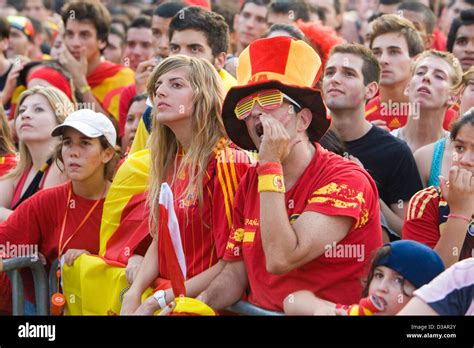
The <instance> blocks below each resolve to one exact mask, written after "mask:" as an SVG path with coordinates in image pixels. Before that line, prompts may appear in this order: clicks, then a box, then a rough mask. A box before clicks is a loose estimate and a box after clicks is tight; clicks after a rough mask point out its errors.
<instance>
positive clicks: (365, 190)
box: [198, 36, 382, 311]
mask: <svg viewBox="0 0 474 348" xmlns="http://www.w3.org/2000/svg"><path fill="white" fill-rule="evenodd" d="M301 67H304V69H302V68H301ZM320 69H321V60H320V58H319V56H318V55H317V54H316V52H315V51H314V50H313V49H312V48H311V47H310V46H309V45H308V44H306V43H305V42H303V41H301V40H293V39H292V38H289V37H282V36H279V37H273V38H268V39H262V40H257V41H255V42H253V43H251V44H250V46H249V47H247V48H246V49H245V50H244V51H243V52H242V54H241V55H240V57H239V70H238V75H237V77H238V85H237V86H236V87H234V88H231V89H230V91H229V92H228V93H227V96H226V98H225V100H224V104H223V109H222V115H223V120H224V125H225V128H226V131H227V134H228V136H229V137H230V139H231V140H232V141H233V142H234V143H235V144H236V145H238V146H239V147H241V148H243V149H245V150H253V151H255V150H258V151H259V162H258V164H257V165H256V166H255V167H250V168H249V169H248V171H247V174H246V176H245V178H244V179H243V180H242V181H241V182H240V184H239V188H238V190H237V193H236V196H235V199H234V209H233V226H232V229H231V233H230V235H229V240H228V243H227V247H226V252H225V256H224V260H225V261H227V263H226V264H225V266H224V268H223V270H222V271H221V272H220V273H219V274H218V275H217V276H216V278H215V279H214V280H213V281H212V283H211V284H210V286H209V287H208V288H207V289H206V290H205V291H204V292H203V293H201V294H200V295H199V297H198V299H200V300H202V301H203V302H205V303H207V304H208V305H210V306H211V307H212V308H214V309H221V308H226V307H227V306H229V305H231V304H233V303H235V302H236V301H238V300H239V299H241V297H242V296H243V295H244V293H245V292H246V290H247V289H249V294H248V300H249V302H250V303H252V304H254V305H256V306H259V307H263V308H265V309H267V310H272V311H282V309H283V299H284V298H285V297H286V296H287V295H289V294H291V293H293V292H294V291H297V290H302V289H306V290H309V291H311V292H314V293H315V294H316V295H317V296H318V297H320V298H323V299H326V300H329V301H333V302H336V303H353V302H354V301H358V300H359V299H360V293H361V290H362V288H361V283H360V277H361V276H362V274H364V269H365V265H366V263H367V262H369V255H371V253H372V252H374V251H375V250H376V249H377V248H378V247H379V246H381V242H382V238H381V237H382V236H381V229H380V223H379V220H380V210H379V205H378V201H377V189H376V186H375V183H374V182H373V180H372V179H371V178H370V176H369V175H368V174H367V172H366V171H364V170H363V169H362V168H361V167H359V166H358V165H357V164H355V163H354V162H351V161H349V160H347V159H344V158H341V157H340V156H338V155H335V154H333V153H330V152H328V151H327V150H324V149H323V148H322V147H321V146H320V145H319V144H318V143H317V141H318V140H319V139H320V138H321V137H322V136H323V135H324V133H325V132H326V131H327V129H328V127H329V125H330V122H329V120H328V119H327V118H326V108H325V106H324V103H323V100H322V97H321V94H320V92H319V91H318V90H317V89H314V88H312V86H313V85H314V83H315V82H316V80H317V79H318V76H319V72H320ZM356 245H357V246H359V247H360V248H359V249H360V250H359V252H360V253H357V251H356V250H352V251H353V252H354V253H351V252H349V250H348V249H345V247H350V248H352V247H354V246H356ZM336 250H339V251H340V254H339V257H338V256H337V255H336ZM333 253H334V254H333ZM356 254H357V255H358V256H360V257H359V258H357V257H356Z"/></svg>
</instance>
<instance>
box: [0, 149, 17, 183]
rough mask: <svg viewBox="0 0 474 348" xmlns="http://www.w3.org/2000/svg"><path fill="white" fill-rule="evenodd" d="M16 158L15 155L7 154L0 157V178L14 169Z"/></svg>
mask: <svg viewBox="0 0 474 348" xmlns="http://www.w3.org/2000/svg"><path fill="white" fill-rule="evenodd" d="M17 163H18V158H17V157H16V155H12V154H8V155H5V156H0V178H1V177H2V176H4V175H5V174H7V173H8V172H9V171H10V170H12V169H13V168H15V167H16V165H17Z"/></svg>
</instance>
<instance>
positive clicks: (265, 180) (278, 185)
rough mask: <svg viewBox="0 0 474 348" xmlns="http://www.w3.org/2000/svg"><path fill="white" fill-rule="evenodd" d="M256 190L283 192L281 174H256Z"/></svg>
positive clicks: (283, 183)
mask: <svg viewBox="0 0 474 348" xmlns="http://www.w3.org/2000/svg"><path fill="white" fill-rule="evenodd" d="M258 192H277V193H285V192H286V190H285V181H284V180H283V175H280V174H267V175H259V176H258Z"/></svg>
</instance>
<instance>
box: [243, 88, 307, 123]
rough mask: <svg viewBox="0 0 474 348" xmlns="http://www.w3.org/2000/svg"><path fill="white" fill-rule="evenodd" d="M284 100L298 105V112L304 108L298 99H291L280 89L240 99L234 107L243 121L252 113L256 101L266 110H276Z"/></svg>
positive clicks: (264, 91) (268, 90)
mask: <svg viewBox="0 0 474 348" xmlns="http://www.w3.org/2000/svg"><path fill="white" fill-rule="evenodd" d="M283 100H287V101H288V102H290V103H291V104H293V105H294V106H295V107H297V108H298V112H299V110H301V109H302V108H301V106H300V105H299V104H298V103H297V102H296V101H294V100H293V99H291V98H290V97H289V96H287V95H286V94H284V93H283V92H281V91H280V90H278V89H266V90H263V91H259V92H257V93H254V94H251V95H249V96H247V97H245V98H242V99H241V100H239V101H238V103H237V105H236V106H235V109H234V112H235V116H236V117H237V119H239V120H241V121H242V120H245V119H246V118H247V117H248V116H249V115H250V113H251V111H252V109H253V107H254V105H255V101H257V102H258V104H259V105H260V106H261V107H262V108H264V109H266V110H274V109H278V108H279V107H280V106H281V105H282V104H283Z"/></svg>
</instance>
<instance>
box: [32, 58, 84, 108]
mask: <svg viewBox="0 0 474 348" xmlns="http://www.w3.org/2000/svg"><path fill="white" fill-rule="evenodd" d="M33 86H52V87H56V88H57V89H59V90H61V91H63V92H64V94H66V95H67V97H68V98H69V100H70V101H72V102H74V101H75V98H74V95H73V92H72V89H73V86H72V84H71V82H70V81H69V80H68V78H67V77H66V76H64V75H63V74H61V73H60V72H59V71H58V70H56V69H54V68H52V67H48V66H45V67H41V68H38V69H36V70H34V71H33V72H32V73H31V74H29V75H28V77H27V88H31V87H33Z"/></svg>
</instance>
